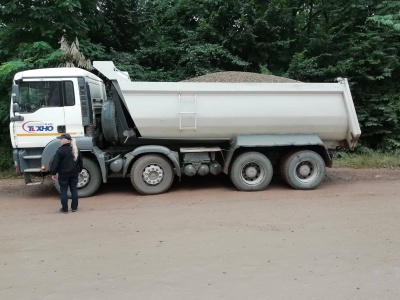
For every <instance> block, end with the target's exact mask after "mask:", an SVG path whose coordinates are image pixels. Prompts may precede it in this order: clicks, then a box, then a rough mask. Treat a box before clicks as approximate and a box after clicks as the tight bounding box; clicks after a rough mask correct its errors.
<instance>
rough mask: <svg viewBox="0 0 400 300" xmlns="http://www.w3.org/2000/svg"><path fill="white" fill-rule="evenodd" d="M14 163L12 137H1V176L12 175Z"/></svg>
mask: <svg viewBox="0 0 400 300" xmlns="http://www.w3.org/2000/svg"><path fill="white" fill-rule="evenodd" d="M13 169H14V163H13V159H12V147H11V143H10V137H9V136H6V135H0V174H2V175H5V174H8V175H9V174H12V173H14V172H13Z"/></svg>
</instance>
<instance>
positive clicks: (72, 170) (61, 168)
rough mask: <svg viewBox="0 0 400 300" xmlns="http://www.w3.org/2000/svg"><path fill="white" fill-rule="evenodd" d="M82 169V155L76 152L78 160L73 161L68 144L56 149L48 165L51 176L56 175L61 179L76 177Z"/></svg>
mask: <svg viewBox="0 0 400 300" xmlns="http://www.w3.org/2000/svg"><path fill="white" fill-rule="evenodd" d="M82 168H83V161H82V154H81V152H80V151H79V150H78V159H77V160H76V161H75V160H74V156H73V155H72V147H71V146H70V144H64V145H62V146H61V147H60V148H58V150H57V152H56V154H55V155H54V157H53V160H52V161H51V163H50V172H51V175H56V174H57V173H58V177H61V178H62V177H70V176H78V173H79V172H81V171H82Z"/></svg>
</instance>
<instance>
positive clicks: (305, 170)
mask: <svg viewBox="0 0 400 300" xmlns="http://www.w3.org/2000/svg"><path fill="white" fill-rule="evenodd" d="M310 173H311V168H310V166H309V165H307V164H303V165H301V166H300V167H299V174H300V176H303V177H307V176H309V175H310Z"/></svg>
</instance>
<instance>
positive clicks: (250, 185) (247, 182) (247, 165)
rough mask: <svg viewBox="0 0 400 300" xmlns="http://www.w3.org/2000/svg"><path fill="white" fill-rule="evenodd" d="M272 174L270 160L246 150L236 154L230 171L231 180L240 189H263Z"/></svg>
mask: <svg viewBox="0 0 400 300" xmlns="http://www.w3.org/2000/svg"><path fill="white" fill-rule="evenodd" d="M272 175H273V168H272V164H271V162H270V160H269V159H268V158H267V157H266V156H265V155H263V154H261V153H258V152H247V153H243V154H242V155H240V156H238V157H237V158H236V159H235V161H234V162H233V164H232V168H231V171H230V177H231V181H232V182H233V184H234V185H235V186H236V187H237V188H238V189H239V190H241V191H262V190H265V189H266V188H267V186H268V185H269V183H270V182H271V179H272Z"/></svg>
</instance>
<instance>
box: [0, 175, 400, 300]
mask: <svg viewBox="0 0 400 300" xmlns="http://www.w3.org/2000/svg"><path fill="white" fill-rule="evenodd" d="M0 185H1V186H0V226H1V231H0V232H1V234H0V270H1V272H0V299H146V300H147V299H151V300H155V299H174V300H175V299H185V300H186V299H229V300H231V299H274V300H275V299H335V300H336V299H363V300H364V299H400V285H399V282H400V252H399V249H400V234H399V231H400V197H399V195H400V170H347V169H329V170H328V173H327V177H326V179H325V181H324V182H323V183H322V184H321V186H320V187H319V188H318V189H317V190H314V191H295V190H292V189H290V188H288V187H287V186H285V185H284V184H283V183H282V182H281V181H280V180H279V178H276V179H274V180H273V182H272V183H271V185H270V187H269V188H268V189H267V190H266V191H263V192H254V193H244V192H238V191H236V190H235V188H234V187H233V185H232V184H231V183H230V181H229V180H228V179H227V178H226V177H225V176H220V177H212V176H209V177H206V178H190V179H188V178H185V179H184V180H183V181H182V182H181V183H175V184H174V185H173V187H172V189H171V190H170V191H169V192H168V193H167V194H163V195H157V196H140V195H139V194H137V193H136V192H134V190H133V188H132V186H131V184H130V182H129V180H118V179H113V180H112V181H110V182H109V183H108V184H106V185H104V186H102V187H101V189H100V190H99V191H98V192H97V193H96V195H95V196H93V197H91V198H86V199H81V200H80V202H79V210H78V212H76V213H71V212H70V213H68V214H67V215H64V214H60V213H58V210H59V207H60V204H59V199H58V194H57V192H56V191H55V189H54V188H53V187H52V183H51V180H50V179H48V180H46V181H45V183H44V185H42V186H36V187H27V186H25V185H24V183H23V180H22V179H18V180H2V181H0Z"/></svg>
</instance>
